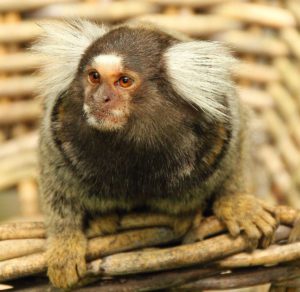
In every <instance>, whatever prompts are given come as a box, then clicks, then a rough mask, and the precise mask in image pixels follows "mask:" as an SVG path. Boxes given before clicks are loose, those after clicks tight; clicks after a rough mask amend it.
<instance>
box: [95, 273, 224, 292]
mask: <svg viewBox="0 0 300 292" xmlns="http://www.w3.org/2000/svg"><path fill="white" fill-rule="evenodd" d="M217 274H219V271H218V270H213V269H187V270H177V271H170V272H162V273H154V274H150V275H147V274H146V275H142V276H139V277H135V278H133V277H127V278H121V279H112V280H107V281H101V282H100V283H97V284H96V285H94V287H96V291H103V292H106V291H118V292H121V291H123V292H125V291H156V290H161V289H167V288H168V289H170V288H172V287H174V288H175V287H178V286H180V285H184V284H185V283H189V282H192V281H195V280H197V279H201V278H203V277H207V276H210V275H217ZM168 291H169V290H168Z"/></svg>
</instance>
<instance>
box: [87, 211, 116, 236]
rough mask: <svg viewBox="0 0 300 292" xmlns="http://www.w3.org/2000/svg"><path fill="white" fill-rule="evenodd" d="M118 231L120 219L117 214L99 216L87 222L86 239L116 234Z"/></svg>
mask: <svg viewBox="0 0 300 292" xmlns="http://www.w3.org/2000/svg"><path fill="white" fill-rule="evenodd" d="M119 229H120V218H119V216H118V215H117V214H106V215H102V216H101V215H99V217H96V218H92V219H90V220H89V222H88V228H87V230H86V236H87V237H94V236H100V235H106V234H113V233H116V232H117V231H118V230H119Z"/></svg>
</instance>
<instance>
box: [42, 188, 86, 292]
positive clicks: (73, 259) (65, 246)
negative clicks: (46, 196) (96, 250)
mask: <svg viewBox="0 0 300 292" xmlns="http://www.w3.org/2000/svg"><path fill="white" fill-rule="evenodd" d="M57 196H61V197H62V196H63V194H59V195H57ZM57 199H58V198H57ZM57 202H59V203H57V205H56V203H54V202H53V201H52V202H50V204H54V205H55V207H51V206H48V208H47V209H48V210H47V213H48V214H47V215H48V217H47V219H48V221H47V225H48V226H47V231H48V242H47V252H46V255H47V262H48V276H49V278H50V280H51V282H52V284H53V285H54V286H55V287H59V288H68V287H71V286H72V285H74V284H75V283H77V282H78V280H79V279H80V278H81V277H83V275H84V274H85V271H86V262H85V254H86V246H87V239H86V236H85V235H84V233H83V229H82V228H83V227H82V222H83V218H82V217H83V216H82V212H81V211H80V210H79V209H77V208H76V207H75V206H74V205H73V204H72V202H70V201H68V200H64V199H63V200H59V199H58V200H57ZM58 204H59V205H58Z"/></svg>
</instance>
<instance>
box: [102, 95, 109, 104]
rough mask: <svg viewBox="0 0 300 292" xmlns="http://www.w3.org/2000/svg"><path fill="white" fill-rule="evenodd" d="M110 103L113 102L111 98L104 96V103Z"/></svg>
mask: <svg viewBox="0 0 300 292" xmlns="http://www.w3.org/2000/svg"><path fill="white" fill-rule="evenodd" d="M110 101H111V98H110V97H109V96H108V95H106V96H104V98H103V102H104V103H108V102H110Z"/></svg>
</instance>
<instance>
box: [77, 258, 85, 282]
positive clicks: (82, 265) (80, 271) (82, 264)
mask: <svg viewBox="0 0 300 292" xmlns="http://www.w3.org/2000/svg"><path fill="white" fill-rule="evenodd" d="M76 271H77V274H78V278H80V279H82V278H84V276H85V274H86V262H85V259H84V258H82V259H80V260H79V261H78V262H77V264H76Z"/></svg>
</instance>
